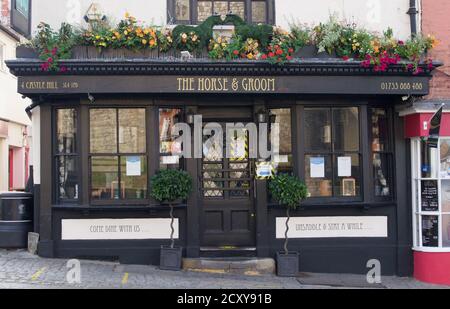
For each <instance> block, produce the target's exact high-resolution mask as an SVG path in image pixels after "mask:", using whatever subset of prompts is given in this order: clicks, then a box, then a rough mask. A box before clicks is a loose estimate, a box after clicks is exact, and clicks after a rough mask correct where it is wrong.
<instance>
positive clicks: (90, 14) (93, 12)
mask: <svg viewBox="0 0 450 309" xmlns="http://www.w3.org/2000/svg"><path fill="white" fill-rule="evenodd" d="M84 20H85V21H86V22H87V23H92V22H94V23H95V22H100V21H105V20H106V15H104V14H102V13H101V12H100V5H99V4H98V3H92V4H91V6H90V7H89V8H88V10H87V12H86V15H84Z"/></svg>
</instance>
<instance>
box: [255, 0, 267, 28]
mask: <svg viewBox="0 0 450 309" xmlns="http://www.w3.org/2000/svg"><path fill="white" fill-rule="evenodd" d="M266 16H267V8H266V1H252V22H254V23H266V22H267V19H266Z"/></svg>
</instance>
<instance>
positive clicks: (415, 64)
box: [395, 34, 439, 75]
mask: <svg viewBox="0 0 450 309" xmlns="http://www.w3.org/2000/svg"><path fill="white" fill-rule="evenodd" d="M438 44H439V41H438V40H437V39H436V38H435V37H434V36H433V35H428V36H423V35H420V34H418V35H415V36H413V37H412V38H411V39H409V40H408V41H406V42H402V41H399V44H398V45H397V46H396V48H395V50H396V52H397V53H398V54H399V56H400V57H401V58H404V59H408V60H409V61H410V62H409V63H407V64H406V65H405V68H406V69H407V70H408V71H411V72H413V74H415V75H417V74H420V73H422V72H423V69H422V68H420V67H419V64H420V62H421V61H424V63H425V64H427V65H428V68H429V69H431V68H432V67H433V61H432V60H431V59H430V58H426V54H427V52H428V51H429V50H431V49H433V48H435V47H436V46H437V45H438Z"/></svg>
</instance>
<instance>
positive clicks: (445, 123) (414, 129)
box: [404, 113, 450, 138]
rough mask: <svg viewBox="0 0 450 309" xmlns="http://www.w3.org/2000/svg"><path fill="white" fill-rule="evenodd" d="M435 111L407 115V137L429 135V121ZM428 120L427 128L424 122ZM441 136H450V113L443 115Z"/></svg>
mask: <svg viewBox="0 0 450 309" xmlns="http://www.w3.org/2000/svg"><path fill="white" fill-rule="evenodd" d="M432 116H433V113H426V114H411V115H407V116H405V122H404V124H405V138H412V137H425V136H428V131H429V129H430V125H429V122H430V120H431V117H432ZM424 122H427V129H426V130H425V129H424V125H423V123H424ZM440 135H441V136H450V113H444V114H443V115H442V122H441V132H440Z"/></svg>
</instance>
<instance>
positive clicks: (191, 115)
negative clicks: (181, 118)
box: [186, 113, 195, 124]
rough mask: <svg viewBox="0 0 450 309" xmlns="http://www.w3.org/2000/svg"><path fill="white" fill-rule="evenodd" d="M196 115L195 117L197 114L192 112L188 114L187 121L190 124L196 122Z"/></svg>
mask: <svg viewBox="0 0 450 309" xmlns="http://www.w3.org/2000/svg"><path fill="white" fill-rule="evenodd" d="M194 117H195V115H194V114H192V113H189V114H187V115H186V122H187V123H188V124H194Z"/></svg>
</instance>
